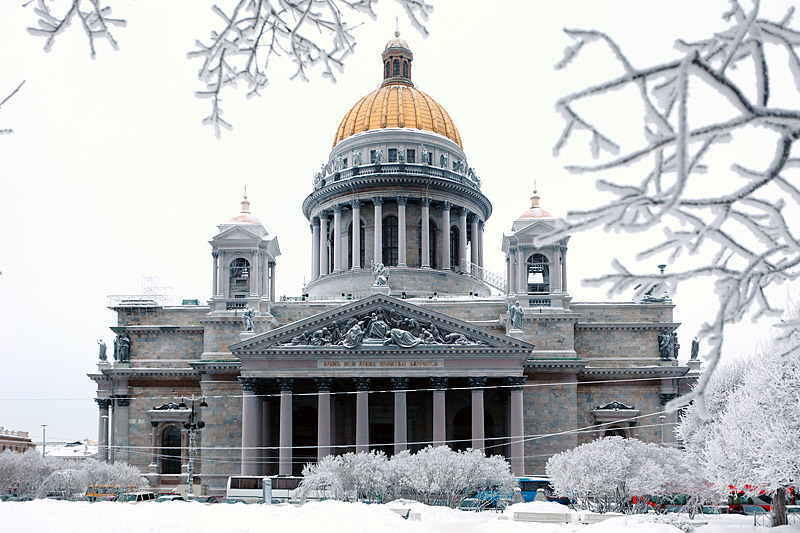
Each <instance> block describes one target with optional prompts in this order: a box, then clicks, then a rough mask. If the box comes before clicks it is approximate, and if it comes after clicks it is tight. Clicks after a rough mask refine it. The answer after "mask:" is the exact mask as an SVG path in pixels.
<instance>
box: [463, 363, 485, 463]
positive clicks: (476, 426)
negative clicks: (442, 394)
mask: <svg viewBox="0 0 800 533" xmlns="http://www.w3.org/2000/svg"><path fill="white" fill-rule="evenodd" d="M467 382H468V383H469V386H470V387H475V388H473V389H472V448H473V449H475V450H483V449H484V448H486V441H485V440H484V436H485V431H484V427H483V422H484V410H483V388H482V387H485V386H486V378H468V379H467Z"/></svg>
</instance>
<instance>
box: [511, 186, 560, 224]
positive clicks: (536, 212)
mask: <svg viewBox="0 0 800 533" xmlns="http://www.w3.org/2000/svg"><path fill="white" fill-rule="evenodd" d="M540 198H541V197H540V196H539V195H538V194H537V191H536V185H535V184H534V186H533V196H531V207H530V209H528V210H527V211H525V212H524V213H522V214H521V215H520V216H519V219H518V220H522V219H528V218H555V217H553V215H551V214H550V213H549V212H548V211H545V210H544V209H542V208H541V207H540V206H539V199H540Z"/></svg>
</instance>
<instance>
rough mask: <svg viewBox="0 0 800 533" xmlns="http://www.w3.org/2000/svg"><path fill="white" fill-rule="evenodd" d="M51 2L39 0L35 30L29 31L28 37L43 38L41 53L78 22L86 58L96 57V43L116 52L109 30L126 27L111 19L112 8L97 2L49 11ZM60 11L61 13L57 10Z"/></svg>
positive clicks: (74, 2) (77, 0) (78, 1)
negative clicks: (83, 35)
mask: <svg viewBox="0 0 800 533" xmlns="http://www.w3.org/2000/svg"><path fill="white" fill-rule="evenodd" d="M52 3H53V2H47V0H38V2H37V4H36V6H35V7H34V9H33V11H34V12H35V13H36V16H37V17H38V20H37V21H36V22H37V25H38V27H36V28H28V33H30V34H31V35H36V36H40V37H44V38H45V39H46V40H45V43H44V49H45V51H46V52H49V51H50V50H52V49H53V44H54V43H55V40H56V37H58V36H59V35H61V34H62V33H64V31H65V30H66V29H67V28H68V27H69V26H70V25H71V24H72V23H73V22H77V23H78V24H79V25H80V27H81V28H82V29H83V32H84V33H85V34H86V37H87V39H88V40H89V55H90V56H91V57H92V59H94V58H95V57H97V50H96V48H95V42H96V41H98V40H105V41H106V42H108V44H110V45H111V48H113V49H114V50H118V49H119V45H118V44H117V40H116V39H115V38H114V35H112V33H111V28H112V27H125V26H126V25H127V22H126V21H125V20H124V19H118V18H112V17H111V7H110V6H107V5H101V3H100V0H65V1H62V2H58V3H57V7H53V8H51V7H50V5H48V4H52ZM59 8H60V9H59Z"/></svg>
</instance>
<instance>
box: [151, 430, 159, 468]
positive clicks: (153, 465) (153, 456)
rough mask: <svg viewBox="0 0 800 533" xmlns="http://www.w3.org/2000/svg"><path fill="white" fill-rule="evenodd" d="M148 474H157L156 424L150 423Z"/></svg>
mask: <svg viewBox="0 0 800 533" xmlns="http://www.w3.org/2000/svg"><path fill="white" fill-rule="evenodd" d="M150 452H151V456H150V472H151V473H156V472H158V422H152V421H151V422H150Z"/></svg>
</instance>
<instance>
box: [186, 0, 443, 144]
mask: <svg viewBox="0 0 800 533" xmlns="http://www.w3.org/2000/svg"><path fill="white" fill-rule="evenodd" d="M397 2H399V3H400V5H401V6H402V7H403V9H404V10H405V12H406V13H407V14H408V17H409V20H410V21H411V23H412V25H413V26H414V27H415V28H416V29H417V30H419V31H420V32H421V33H422V34H423V35H427V29H426V28H425V26H424V25H423V21H425V20H427V19H428V16H429V15H430V13H431V11H432V10H433V7H432V6H431V5H430V4H427V3H426V2H424V0H397ZM376 3H377V0H239V1H238V2H237V3H236V5H235V6H233V8H232V9H230V10H229V11H227V12H226V11H224V10H223V9H222V8H220V7H219V6H217V5H214V6H213V7H212V10H213V12H214V13H215V14H216V15H217V16H219V18H220V21H221V24H220V27H219V28H218V29H216V30H214V31H212V32H211V36H210V38H209V40H208V41H206V42H202V41H200V40H197V41H195V49H194V50H192V51H191V52H189V54H188V56H189V57H190V58H200V59H202V61H203V64H202V66H201V67H200V70H199V72H198V78H199V80H200V81H201V82H202V83H203V84H204V85H205V88H204V89H203V90H201V91H197V92H196V93H195V94H196V95H197V97H198V98H207V99H209V100H210V101H211V114H210V115H208V116H207V117H206V118H205V119H203V124H207V125H210V126H213V128H214V132H215V134H216V136H217V138H219V137H220V134H221V129H222V128H225V129H231V125H230V123H229V122H227V121H226V120H225V119H223V118H222V113H223V112H222V108H221V106H220V103H221V101H222V99H221V94H222V92H223V90H225V89H233V88H236V87H237V84H238V83H239V82H241V83H243V84H245V85H246V86H247V96H248V97H252V96H259V95H260V91H261V90H262V89H263V88H264V87H266V86H267V84H268V83H269V77H268V75H267V70H268V67H269V64H270V61H271V60H272V59H273V58H274V57H285V58H287V59H288V60H290V61H291V62H292V63H293V64H294V66H295V72H294V74H293V75H292V79H295V78H298V79H301V80H303V81H308V79H309V78H308V75H309V71H310V70H311V69H312V68H314V67H319V68H320V69H321V71H322V76H323V77H324V78H328V79H329V80H331V81H333V82H335V81H336V72H341V71H342V68H343V61H344V59H345V58H346V57H347V56H348V55H349V54H350V53H352V52H353V49H354V46H355V44H356V38H355V36H354V34H353V29H354V28H356V27H357V26H358V25H360V23H361V21H358V23H356V24H354V23H351V22H350V21H349V20H348V18H349V17H350V16H352V15H354V14H355V15H356V16H359V15H360V16H362V17H363V16H366V17H369V18H372V19H374V18H375V11H374V9H373V8H374V6H375V4H376Z"/></svg>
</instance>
